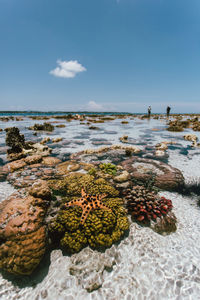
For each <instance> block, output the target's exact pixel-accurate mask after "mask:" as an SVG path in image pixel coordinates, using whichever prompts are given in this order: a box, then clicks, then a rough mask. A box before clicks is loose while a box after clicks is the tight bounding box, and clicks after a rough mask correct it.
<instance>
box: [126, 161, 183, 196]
mask: <svg viewBox="0 0 200 300" xmlns="http://www.w3.org/2000/svg"><path fill="white" fill-rule="evenodd" d="M122 166H123V168H124V169H125V170H127V171H128V172H129V173H130V175H131V179H133V180H136V181H137V180H138V181H142V182H147V181H153V182H154V185H155V186H156V187H158V188H161V189H163V190H168V191H177V190H179V189H180V188H182V186H183V185H184V177H183V175H182V173H181V171H180V170H178V169H176V168H173V167H172V166H170V165H168V164H165V163H163V162H160V161H157V160H153V159H146V158H139V157H132V158H130V159H127V160H125V161H123V162H122Z"/></svg>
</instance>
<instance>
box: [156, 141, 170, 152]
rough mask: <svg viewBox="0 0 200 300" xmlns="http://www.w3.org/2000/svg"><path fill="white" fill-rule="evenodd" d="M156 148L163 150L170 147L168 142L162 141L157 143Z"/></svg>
mask: <svg viewBox="0 0 200 300" xmlns="http://www.w3.org/2000/svg"><path fill="white" fill-rule="evenodd" d="M156 149H157V150H162V151H165V150H167V149H168V147H167V143H165V142H162V143H159V144H157V145H156Z"/></svg>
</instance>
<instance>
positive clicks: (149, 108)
mask: <svg viewBox="0 0 200 300" xmlns="http://www.w3.org/2000/svg"><path fill="white" fill-rule="evenodd" d="M150 116H151V106H150V105H149V107H148V118H150Z"/></svg>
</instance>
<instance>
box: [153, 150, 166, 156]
mask: <svg viewBox="0 0 200 300" xmlns="http://www.w3.org/2000/svg"><path fill="white" fill-rule="evenodd" d="M165 155H166V153H165V151H163V150H156V151H155V156H157V157H163V156H165Z"/></svg>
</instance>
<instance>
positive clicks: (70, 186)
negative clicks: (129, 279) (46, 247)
mask: <svg viewBox="0 0 200 300" xmlns="http://www.w3.org/2000/svg"><path fill="white" fill-rule="evenodd" d="M51 187H52V189H53V190H54V191H56V192H57V193H59V192H61V193H62V194H63V195H65V197H64V198H63V201H65V202H66V201H72V200H76V199H79V197H80V193H81V189H82V188H84V189H86V190H87V193H90V194H95V195H102V194H105V193H106V194H107V197H106V198H104V199H103V200H102V201H103V203H104V205H105V206H106V207H108V208H109V210H105V209H95V210H92V211H91V212H90V214H89V215H88V217H87V219H86V220H85V223H84V224H83V225H81V215H82V209H81V208H80V207H77V206H75V207H69V208H66V207H63V208H62V209H60V210H59V213H58V215H57V217H56V218H54V219H53V220H51V222H50V224H49V230H50V235H51V238H52V240H53V241H55V242H56V241H57V242H58V243H59V244H60V245H61V246H62V247H63V248H64V249H65V250H67V251H68V252H70V253H74V252H79V251H80V250H81V249H82V248H84V247H85V246H86V245H88V244H89V245H90V246H91V247H92V248H95V249H99V248H106V247H110V246H111V245H112V244H113V243H115V242H117V241H119V240H120V239H121V237H122V236H123V235H124V232H125V231H126V230H128V228H129V223H128V219H127V216H126V210H125V209H124V207H123V200H122V199H121V198H118V197H117V196H118V191H117V190H116V189H114V188H113V187H112V186H111V185H109V184H108V183H107V182H106V181H105V180H104V179H102V178H99V179H94V177H93V176H91V175H83V174H80V173H76V174H72V175H69V176H67V177H66V178H64V179H63V180H60V181H52V182H51Z"/></svg>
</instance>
